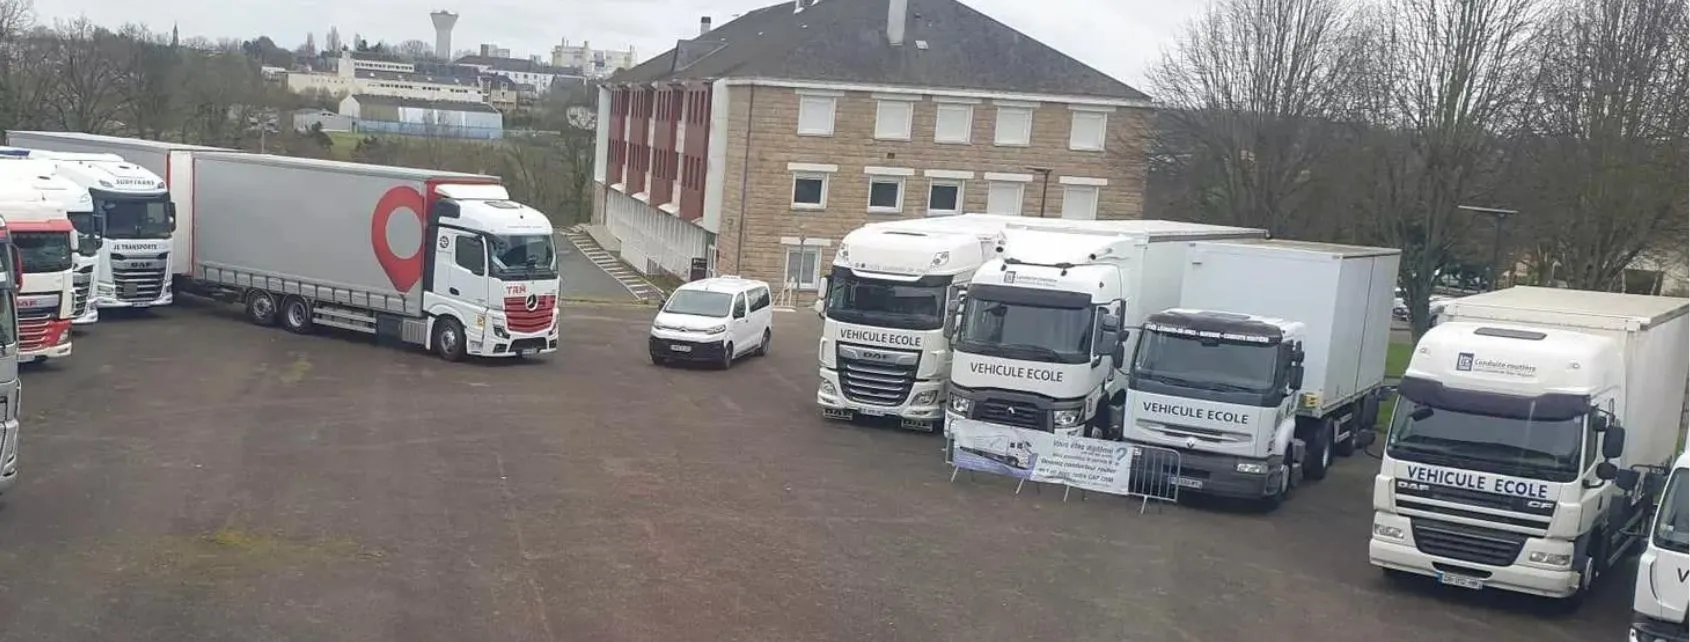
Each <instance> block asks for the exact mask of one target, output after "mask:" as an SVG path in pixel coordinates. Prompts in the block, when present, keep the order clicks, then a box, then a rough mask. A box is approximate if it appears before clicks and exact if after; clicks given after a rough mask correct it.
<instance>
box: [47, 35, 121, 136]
mask: <svg viewBox="0 0 1690 642" xmlns="http://www.w3.org/2000/svg"><path fill="white" fill-rule="evenodd" d="M53 31H54V32H55V33H54V34H53V35H54V36H55V42H54V44H55V45H56V46H54V47H52V49H53V54H54V55H52V57H51V58H50V62H49V65H51V66H53V67H54V73H55V74H56V75H57V76H58V80H59V82H58V87H57V89H58V90H57V91H56V92H55V96H54V100H53V101H52V102H51V107H52V108H53V109H54V110H55V111H56V112H57V113H58V120H59V123H60V124H61V125H62V126H63V127H64V128H65V129H68V130H72V131H82V132H101V131H104V130H105V129H106V128H107V126H109V125H111V124H112V123H113V122H114V121H116V120H117V118H118V116H119V115H120V114H122V113H123V111H124V109H125V108H126V107H127V105H125V103H124V98H125V96H124V95H123V92H122V81H123V78H122V70H121V69H120V67H119V63H118V61H117V60H116V55H115V54H116V52H115V51H114V47H113V45H114V44H115V42H114V37H113V35H112V34H111V32H109V31H106V30H105V29H101V28H99V27H97V26H95V25H94V23H92V22H89V21H88V19H87V18H78V19H76V20H73V21H70V22H62V23H60V24H59V25H58V26H57V27H56V28H55V29H54V30H53Z"/></svg>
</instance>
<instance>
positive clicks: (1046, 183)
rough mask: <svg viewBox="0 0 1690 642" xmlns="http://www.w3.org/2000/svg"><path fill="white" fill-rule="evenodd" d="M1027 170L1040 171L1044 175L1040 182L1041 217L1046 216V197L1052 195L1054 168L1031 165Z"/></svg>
mask: <svg viewBox="0 0 1690 642" xmlns="http://www.w3.org/2000/svg"><path fill="white" fill-rule="evenodd" d="M1027 170H1028V171H1032V172H1038V174H1039V175H1040V176H1041V177H1042V178H1041V179H1040V184H1039V218H1044V217H1045V198H1046V197H1048V196H1050V173H1051V171H1052V170H1051V168H1049V167H1029V168H1027Z"/></svg>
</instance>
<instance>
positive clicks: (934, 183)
mask: <svg viewBox="0 0 1690 642" xmlns="http://www.w3.org/2000/svg"><path fill="white" fill-rule="evenodd" d="M941 186H944V187H955V188H956V209H954V210H936V209H933V188H935V187H941ZM967 192H968V181H967V180H966V179H961V178H936V177H934V176H933V175H932V174H928V179H927V201H926V202H924V203H922V206H923V211H924V213H925V214H926V215H927V216H955V215H957V214H961V213H962V212H963V210H965V209H967V207H965V206H964V205H963V203H964V201H963V197H965V196H967Z"/></svg>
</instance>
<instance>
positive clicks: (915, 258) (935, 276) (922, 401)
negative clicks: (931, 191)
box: [816, 214, 1021, 432]
mask: <svg viewBox="0 0 1690 642" xmlns="http://www.w3.org/2000/svg"><path fill="white" fill-rule="evenodd" d="M1016 220H1021V219H1019V218H1018V217H1012V216H1000V215H991V214H964V215H962V216H949V217H941V218H924V219H907V220H899V221H886V222H882V223H871V224H869V225H865V226H863V227H861V228H858V229H857V230H855V231H852V232H851V233H850V234H847V235H845V238H844V239H843V240H842V241H841V242H840V244H839V248H838V250H837V251H836V252H834V255H833V269H832V271H831V272H830V273H829V275H828V278H827V279H826V280H825V281H824V282H823V286H822V287H821V288H820V290H821V296H820V298H819V299H818V300H817V301H816V310H817V311H818V312H819V313H820V314H821V315H822V319H823V321H822V337H821V342H820V343H821V346H820V361H821V383H820V385H819V386H818V388H817V390H816V403H817V404H818V405H820V406H821V408H822V415H823V416H825V417H829V418H832V419H845V420H850V419H855V418H857V417H859V416H868V417H890V418H897V419H898V420H899V421H900V423H901V424H902V425H903V426H904V427H906V428H912V429H916V430H924V431H929V432H930V431H932V430H934V429H935V428H936V427H937V424H938V423H939V422H940V421H941V420H942V419H943V418H944V405H943V404H944V402H943V396H944V394H945V384H946V380H947V379H948V375H949V373H950V366H951V346H950V336H951V332H952V331H953V330H954V329H955V328H954V327H953V325H952V323H951V322H952V320H953V317H954V314H955V312H956V309H957V306H958V304H959V302H960V301H961V300H962V296H963V293H964V292H965V291H966V289H967V288H968V282H969V279H970V278H972V277H973V276H974V272H975V270H978V269H979V268H980V266H981V265H982V264H983V263H985V262H986V260H987V259H988V258H990V257H991V255H992V252H993V248H995V247H997V244H998V243H999V241H1000V239H1001V238H1002V232H1003V228H1004V226H1005V225H1007V224H1009V223H1010V222H1012V221H1016Z"/></svg>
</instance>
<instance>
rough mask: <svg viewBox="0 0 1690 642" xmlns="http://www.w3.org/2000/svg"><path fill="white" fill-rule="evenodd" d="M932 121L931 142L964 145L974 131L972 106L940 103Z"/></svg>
mask: <svg viewBox="0 0 1690 642" xmlns="http://www.w3.org/2000/svg"><path fill="white" fill-rule="evenodd" d="M936 111H937V116H936V117H935V118H934V121H933V142H936V143H956V144H963V145H966V144H968V142H969V139H970V138H972V134H973V133H974V106H973V105H956V104H948V103H940V104H939V108H938V110H936Z"/></svg>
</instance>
